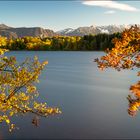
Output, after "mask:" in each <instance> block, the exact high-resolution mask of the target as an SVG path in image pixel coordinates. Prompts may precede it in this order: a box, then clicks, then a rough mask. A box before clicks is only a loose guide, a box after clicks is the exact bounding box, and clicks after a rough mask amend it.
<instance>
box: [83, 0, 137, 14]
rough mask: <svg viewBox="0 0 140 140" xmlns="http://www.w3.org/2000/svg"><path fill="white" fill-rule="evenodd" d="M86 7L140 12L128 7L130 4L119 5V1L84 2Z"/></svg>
mask: <svg viewBox="0 0 140 140" xmlns="http://www.w3.org/2000/svg"><path fill="white" fill-rule="evenodd" d="M82 3H83V4H85V5H89V6H99V7H105V8H112V9H117V10H122V11H132V12H136V11H140V10H139V9H137V8H135V7H133V6H131V5H128V4H124V3H119V2H117V1H111V0H109V1H100V0H98V1H97V0H96V1H91V0H90V1H83V2H82Z"/></svg>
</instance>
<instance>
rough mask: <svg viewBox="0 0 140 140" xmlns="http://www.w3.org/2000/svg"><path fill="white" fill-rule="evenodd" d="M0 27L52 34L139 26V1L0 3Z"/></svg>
mask: <svg viewBox="0 0 140 140" xmlns="http://www.w3.org/2000/svg"><path fill="white" fill-rule="evenodd" d="M0 23H4V24H7V25H9V26H13V27H37V26H38V27H43V28H49V29H52V30H54V31H57V30H61V29H64V28H69V27H70V28H77V27H81V26H91V25H108V24H117V25H118V24H138V23H140V1H111V0H110V1H95V0H94V1H91V0H90V1H0Z"/></svg>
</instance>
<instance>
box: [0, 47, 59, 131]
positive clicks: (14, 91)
mask: <svg viewBox="0 0 140 140" xmlns="http://www.w3.org/2000/svg"><path fill="white" fill-rule="evenodd" d="M6 51H7V50H5V49H0V122H3V121H5V122H6V123H7V124H8V126H9V131H12V130H13V129H14V128H15V124H13V123H11V117H13V116H15V115H21V114H26V113H32V114H35V115H37V116H41V117H47V116H49V115H53V114H59V113H61V111H60V110H59V108H57V107H54V108H53V107H49V106H47V104H46V103H38V102H37V101H36V100H35V99H36V98H37V97H38V95H39V93H38V91H37V88H36V86H35V83H38V82H39V80H38V78H39V75H40V74H41V71H42V70H43V69H44V67H45V65H47V64H48V62H47V61H44V62H42V63H40V62H39V60H38V58H37V57H36V56H35V57H34V59H33V60H31V59H26V60H25V61H24V62H23V63H22V64H18V62H17V60H16V58H15V57H9V58H8V57H6V56H4V53H5V52H6ZM32 123H34V124H35V125H36V126H37V119H36V117H35V118H33V121H32Z"/></svg>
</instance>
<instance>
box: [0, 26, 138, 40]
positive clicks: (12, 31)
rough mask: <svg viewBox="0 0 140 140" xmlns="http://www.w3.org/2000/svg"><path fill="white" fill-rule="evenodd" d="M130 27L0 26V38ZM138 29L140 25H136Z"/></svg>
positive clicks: (120, 30) (87, 33)
mask: <svg viewBox="0 0 140 140" xmlns="http://www.w3.org/2000/svg"><path fill="white" fill-rule="evenodd" d="M130 26H132V25H130V24H129V25H107V26H89V27H88V26H87V27H78V28H77V29H72V28H67V29H64V30H60V31H57V32H54V31H53V30H50V29H44V28H41V27H18V28H14V27H10V26H7V25H5V24H0V36H5V37H7V38H18V37H24V36H33V37H53V36H58V35H63V36H84V35H89V34H94V35H96V34H99V33H106V34H113V33H115V32H122V31H123V30H124V29H125V28H129V27H130ZM138 26H139V27H140V25H138Z"/></svg>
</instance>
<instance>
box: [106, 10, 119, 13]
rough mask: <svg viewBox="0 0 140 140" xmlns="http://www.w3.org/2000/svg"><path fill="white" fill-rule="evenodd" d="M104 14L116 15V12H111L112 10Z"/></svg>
mask: <svg viewBox="0 0 140 140" xmlns="http://www.w3.org/2000/svg"><path fill="white" fill-rule="evenodd" d="M104 13H105V14H114V13H116V11H113V10H110V11H106V12H104Z"/></svg>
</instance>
